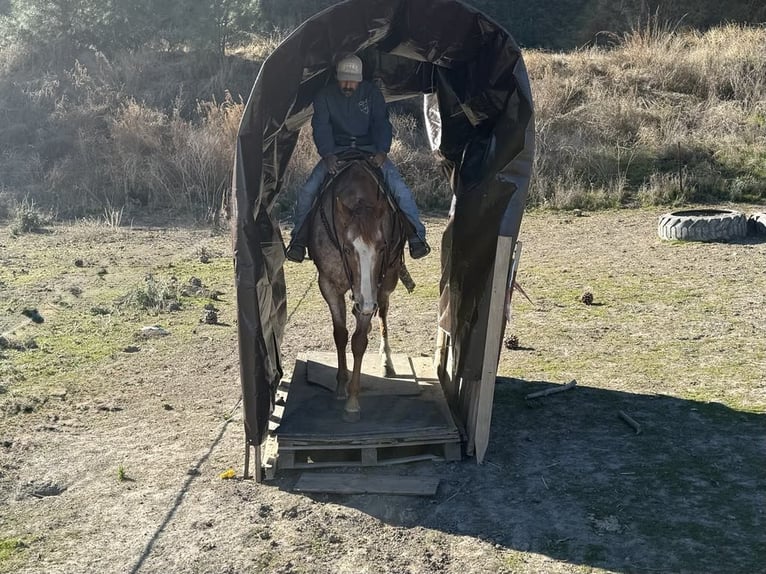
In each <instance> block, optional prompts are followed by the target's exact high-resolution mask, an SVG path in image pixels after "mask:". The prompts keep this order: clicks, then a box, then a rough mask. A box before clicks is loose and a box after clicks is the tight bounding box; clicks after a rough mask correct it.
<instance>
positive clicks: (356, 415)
mask: <svg viewBox="0 0 766 574" xmlns="http://www.w3.org/2000/svg"><path fill="white" fill-rule="evenodd" d="M360 418H362V413H361V411H343V420H344V421H346V422H347V423H358V422H359V419H360Z"/></svg>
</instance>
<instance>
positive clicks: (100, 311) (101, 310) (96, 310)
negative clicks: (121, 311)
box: [90, 305, 112, 316]
mask: <svg viewBox="0 0 766 574" xmlns="http://www.w3.org/2000/svg"><path fill="white" fill-rule="evenodd" d="M90 314H91V315H101V316H103V315H111V314H112V311H111V310H109V309H107V308H106V307H101V306H99V305H96V306H95V307H91V308H90Z"/></svg>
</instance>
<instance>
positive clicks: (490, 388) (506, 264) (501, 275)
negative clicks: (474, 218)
mask: <svg viewBox="0 0 766 574" xmlns="http://www.w3.org/2000/svg"><path fill="white" fill-rule="evenodd" d="M512 253H513V237H504V236H500V237H498V238H497V252H496V254H495V265H494V271H493V274H492V285H491V287H490V299H489V318H488V320H487V331H486V338H485V340H484V359H483V363H482V370H481V381H479V382H478V387H477V388H476V389H474V390H475V392H474V393H472V394H473V395H474V396H472V397H471V403H472V404H471V409H470V415H469V416H470V418H471V420H470V421H469V434H472V435H473V441H472V442H473V443H474V448H475V454H476V462H477V463H478V464H481V463H482V462H484V455H485V454H486V452H487V446H488V445H489V427H490V423H491V422H492V403H493V401H494V397H495V379H496V377H497V363H498V360H499V353H500V345H501V344H502V336H503V326H504V320H505V309H504V307H505V294H506V289H507V286H508V275H509V273H510V270H511V254H512ZM471 383H472V384H476V383H475V382H471Z"/></svg>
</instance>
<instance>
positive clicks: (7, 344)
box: [0, 336, 27, 351]
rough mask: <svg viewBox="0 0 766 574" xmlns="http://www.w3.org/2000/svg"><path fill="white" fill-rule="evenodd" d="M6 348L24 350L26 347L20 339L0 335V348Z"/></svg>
mask: <svg viewBox="0 0 766 574" xmlns="http://www.w3.org/2000/svg"><path fill="white" fill-rule="evenodd" d="M6 349H7V350H11V351H26V349H27V347H26V345H24V343H22V342H21V341H17V340H16V339H11V338H10V337H2V336H0V350H6Z"/></svg>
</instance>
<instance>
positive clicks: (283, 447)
mask: <svg viewBox="0 0 766 574" xmlns="http://www.w3.org/2000/svg"><path fill="white" fill-rule="evenodd" d="M448 442H457V443H459V442H460V440H459V437H458V436H457V435H451V436H448V437H438V438H432V437H428V438H424V439H417V438H411V439H409V440H401V441H395V442H384V441H383V442H369V443H348V442H339V443H318V442H306V441H295V442H293V441H290V442H286V441H280V442H279V452H287V451H290V450H292V451H295V450H318V451H324V450H349V449H359V450H361V449H363V448H395V447H406V446H420V445H429V444H445V443H448Z"/></svg>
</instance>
